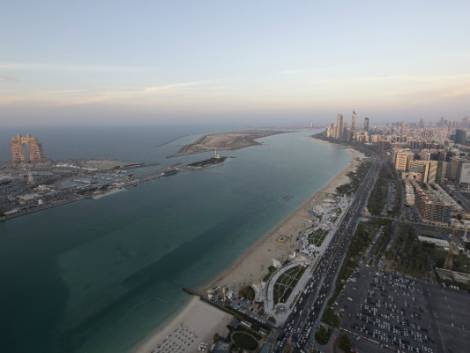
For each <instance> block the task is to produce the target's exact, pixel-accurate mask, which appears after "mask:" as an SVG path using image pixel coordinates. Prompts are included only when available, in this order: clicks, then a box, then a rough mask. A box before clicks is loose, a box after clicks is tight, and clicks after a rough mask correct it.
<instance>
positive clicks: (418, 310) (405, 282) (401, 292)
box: [338, 265, 470, 353]
mask: <svg viewBox="0 0 470 353" xmlns="http://www.w3.org/2000/svg"><path fill="white" fill-rule="evenodd" d="M435 290H437V291H441V290H443V289H441V288H440V287H438V286H434V285H429V284H425V283H422V282H417V281H415V280H413V279H410V278H407V277H404V276H401V275H399V274H395V273H387V272H381V271H378V270H377V269H375V268H370V267H367V266H365V265H361V266H360V267H359V270H358V271H356V272H355V273H354V275H353V276H352V277H351V278H350V279H349V281H348V283H347V285H346V286H345V288H344V290H343V291H342V293H341V295H340V296H339V297H338V305H339V307H338V309H339V312H340V314H341V317H342V320H341V321H342V328H343V329H345V330H347V331H349V332H351V333H352V335H353V336H354V338H355V340H354V342H355V343H354V344H355V346H356V347H357V348H359V349H360V351H361V352H362V351H364V352H381V351H383V352H390V350H392V351H395V352H414V353H421V352H427V353H431V352H445V353H447V352H449V353H450V352H454V353H457V352H466V349H465V347H466V346H465V345H464V341H468V339H469V338H468V337H469V335H468V333H469V331H468V328H466V326H465V323H464V321H465V320H467V321H466V322H468V319H469V317H468V316H469V315H470V308H469V307H466V305H470V296H468V295H461V296H459V300H456V299H450V298H454V294H455V293H456V292H455V291H452V290H449V289H445V290H444V292H445V293H447V292H449V291H450V294H449V295H448V298H449V299H448V301H449V302H450V301H452V303H451V304H450V303H449V304H450V305H451V306H452V305H455V307H454V309H453V310H455V311H458V310H467V312H468V313H469V314H468V315H464V316H461V317H459V319H458V320H455V322H454V326H456V325H457V326H458V325H463V328H461V330H462V334H460V335H459V336H461V338H460V340H461V341H462V342H460V341H456V340H455V337H454V336H455V333H454V334H452V332H451V330H449V332H447V331H446V330H447V329H448V328H449V325H450V323H449V322H448V321H449V318H450V316H449V315H450V314H449V308H448V306H447V307H446V306H445V305H446V303H445V302H442V301H443V300H445V299H443V298H444V297H443V296H442V294H438V293H430V292H432V291H435ZM430 297H432V300H430V299H429V298H430ZM456 307H460V309H456ZM456 314H457V313H456ZM441 316H446V320H444V321H442V322H441ZM454 332H455V331H454ZM448 341H452V345H450V344H449V343H450V342H448ZM466 344H467V347H468V344H470V342H467V343H466ZM462 348H464V349H462Z"/></svg>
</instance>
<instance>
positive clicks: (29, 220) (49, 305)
mask: <svg viewBox="0 0 470 353" xmlns="http://www.w3.org/2000/svg"><path fill="white" fill-rule="evenodd" d="M311 134H312V131H302V132H295V133H286V134H281V135H276V136H271V137H268V138H265V139H263V142H264V144H263V145H262V146H254V147H249V148H246V149H242V150H239V151H228V152H225V153H224V154H225V155H229V156H234V157H235V158H230V159H228V160H227V161H226V162H225V163H224V164H223V165H220V166H216V167H211V168H207V169H204V170H201V171H195V172H183V173H179V174H178V175H175V176H171V177H169V178H165V179H161V180H158V181H156V182H152V183H148V184H144V185H141V186H139V187H137V188H134V189H132V190H128V191H124V192H121V193H118V194H114V195H111V196H109V197H106V198H103V199H100V200H96V201H90V200H85V201H80V202H78V203H74V204H70V205H66V206H63V207H58V208H53V209H50V210H47V211H43V212H40V213H38V214H32V215H28V216H25V217H21V218H18V219H14V220H11V221H8V222H5V223H0V252H1V255H0V265H1V269H0V273H1V281H2V285H3V287H4V288H5V289H6V290H4V291H2V294H1V302H0V305H1V309H0V313H1V315H0V322H1V323H2V325H1V326H2V332H3V333H2V335H4V338H3V341H4V342H6V348H5V349H6V351H8V352H11V353H16V352H30V351H35V352H44V353H52V352H91V353H94V352H102V353H106V352H113V353H114V352H127V351H129V350H130V349H131V348H132V347H133V346H134V345H135V344H137V343H138V342H139V341H141V340H142V339H143V338H144V337H145V336H147V335H148V334H150V333H151V332H152V331H153V330H154V329H155V327H157V326H158V325H159V324H160V323H162V322H163V321H164V320H165V319H167V318H168V317H169V316H171V315H173V314H174V313H175V312H177V311H178V310H179V309H180V308H182V307H183V306H184V304H185V303H186V302H187V301H188V299H189V298H188V296H187V295H186V294H185V293H184V292H183V291H182V290H181V288H182V287H183V286H186V287H196V286H198V285H201V284H202V283H204V282H205V281H207V280H209V279H210V278H211V277H213V276H214V275H215V274H217V273H218V272H220V271H221V270H223V269H224V268H225V267H227V266H228V265H229V264H230V263H231V262H233V261H234V260H235V259H236V258H237V257H238V256H239V255H240V254H241V253H243V251H244V250H245V249H247V248H248V247H249V246H250V245H251V244H253V243H254V242H255V241H256V240H257V239H259V238H260V237H261V236H262V235H263V234H265V233H266V232H267V231H269V230H270V229H271V228H272V227H273V226H275V225H276V224H277V223H278V222H280V221H281V220H282V219H283V218H284V217H285V216H287V215H288V214H289V213H290V212H292V211H293V210H294V209H295V208H296V207H298V206H299V205H300V204H301V203H302V201H304V200H305V199H306V198H308V197H309V196H310V195H311V194H312V193H313V192H315V191H316V190H319V189H320V188H321V187H322V186H323V185H325V184H326V183H327V182H328V180H329V179H330V178H331V177H332V176H334V175H335V174H336V173H337V172H339V171H340V170H341V169H342V168H343V167H344V166H345V165H346V164H347V163H348V162H349V160H350V156H349V154H348V153H347V152H346V151H344V150H343V149H342V148H340V147H338V146H335V145H332V144H326V143H322V142H318V141H315V140H313V139H311V138H309V135H311ZM193 138H194V136H193V137H184V138H181V139H177V140H175V141H173V142H171V143H169V144H166V145H164V146H162V147H160V148H158V149H157V148H156V149H154V152H155V154H154V155H152V154H151V153H149V151H148V149H147V150H145V152H144V151H142V155H143V156H144V158H145V159H146V160H152V161H155V160H157V161H158V162H160V163H161V164H162V165H168V164H171V163H176V162H180V161H193V160H197V158H200V157H201V155H197V156H190V157H182V158H178V159H170V160H169V159H166V158H165V156H167V155H170V154H171V153H174V152H175V151H176V150H177V149H178V148H179V147H180V146H181V145H182V144H185V143H187V142H188V141H191V140H192V139H193ZM134 142H135V143H134V144H133V145H132V146H133V148H134V153H133V155H132V156H131V154H129V155H128V156H125V157H126V158H136V157H137V155H138V153H137V147H136V146H138V138H137V137H136V138H135V141H134ZM44 144H45V149H46V151H47V141H45V143H44ZM156 145H157V143H156ZM88 148H89V147H88ZM98 148H99V146H97V149H98ZM202 156H205V155H204V154H202ZM86 157H88V158H89V157H92V156H89V155H88V156H86ZM113 157H115V158H117V157H118V156H113Z"/></svg>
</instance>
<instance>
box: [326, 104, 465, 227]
mask: <svg viewBox="0 0 470 353" xmlns="http://www.w3.org/2000/svg"><path fill="white" fill-rule="evenodd" d="M358 119H359V118H358V115H357V113H356V112H355V111H353V113H352V116H351V124H350V127H348V124H347V123H345V121H344V118H343V115H342V114H338V115H337V117H336V122H335V123H333V124H330V125H329V126H328V127H327V129H326V130H325V132H324V135H325V137H327V138H329V139H332V140H337V141H341V142H352V143H360V144H366V145H369V146H370V147H372V148H374V146H377V147H380V149H377V151H387V154H388V156H389V158H390V159H391V162H392V164H393V167H394V169H395V171H396V173H397V174H398V175H399V176H400V177H401V178H402V179H403V181H404V184H405V192H406V193H405V196H406V204H407V205H408V206H410V207H414V208H416V210H417V211H418V213H419V215H420V217H421V219H422V220H424V221H428V222H436V223H455V222H456V223H459V224H461V225H462V224H468V226H470V144H468V142H469V141H468V139H467V135H468V133H469V132H470V118H469V117H465V118H463V119H462V120H461V121H450V120H446V119H444V118H441V119H440V120H439V121H437V122H436V123H425V122H424V120H423V119H419V121H418V122H417V123H405V122H403V121H402V122H394V123H389V124H384V125H383V126H374V127H371V125H370V119H369V118H367V117H365V118H364V119H363V125H362V129H361V128H358V126H357V125H358V124H357V122H358ZM455 193H457V194H459V195H460V196H459V199H458V202H457V201H455V200H454V198H453V197H456V196H455V195H454V194H455ZM451 195H452V196H451ZM462 205H464V206H465V207H462Z"/></svg>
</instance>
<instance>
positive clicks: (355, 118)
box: [351, 110, 357, 131]
mask: <svg viewBox="0 0 470 353" xmlns="http://www.w3.org/2000/svg"><path fill="white" fill-rule="evenodd" d="M356 121H357V114H356V111H355V110H353V112H352V116H351V131H356Z"/></svg>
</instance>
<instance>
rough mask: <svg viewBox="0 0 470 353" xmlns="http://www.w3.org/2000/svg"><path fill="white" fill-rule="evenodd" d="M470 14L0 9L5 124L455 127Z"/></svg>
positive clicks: (313, 5)
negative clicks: (346, 119) (441, 121)
mask: <svg viewBox="0 0 470 353" xmlns="http://www.w3.org/2000/svg"><path fill="white" fill-rule="evenodd" d="M469 16H470V1H468V0H461V1H452V0H449V1H443V0H440V1H433V0H423V1H415V0H406V1H400V0H395V1H385V0H383V1H382V0H374V1H363V0H350V1H331V0H328V1H314V0H302V1H295V0H291V1H275V0H269V1H257V0H250V1H242V0H238V1H225V0H213V1H208V0H206V1H205V0H198V1H179V0H171V1H156V0H153V1H139V0H134V1H119V0H113V1H107V0H106V1H104V0H101V1H97V0H93V1H91V0H84V1H78V0H77V1H72V0H70V1H64V0H42V1H34V0H29V1H21V0H15V1H7V2H4V3H3V4H2V7H1V11H0V124H7V123H8V122H9V124H10V125H11V124H29V123H50V122H57V121H60V122H63V123H66V122H74V123H76V122H83V123H89V122H100V123H102V122H106V123H107V122H109V121H113V122H134V121H135V122H137V121H165V122H167V121H173V122H181V121H187V120H193V121H206V120H221V119H237V118H238V119H242V120H243V119H245V120H246V121H253V119H254V120H257V119H259V121H269V120H270V119H273V120H277V121H279V120H283V119H284V120H289V119H292V121H297V120H299V121H301V120H302V119H304V120H307V121H310V120H313V121H320V120H322V121H325V119H334V115H335V113H336V112H344V113H345V114H349V113H350V111H351V110H352V109H357V110H358V112H359V113H360V114H361V115H365V114H367V115H370V116H371V117H374V118H376V119H387V118H394V117H396V118H397V119H399V118H404V119H414V120H417V119H418V118H420V117H424V118H428V119H437V118H438V117H440V116H441V115H444V116H446V117H449V118H461V117H462V116H465V115H468V114H470V24H469ZM322 118H323V119H322Z"/></svg>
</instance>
